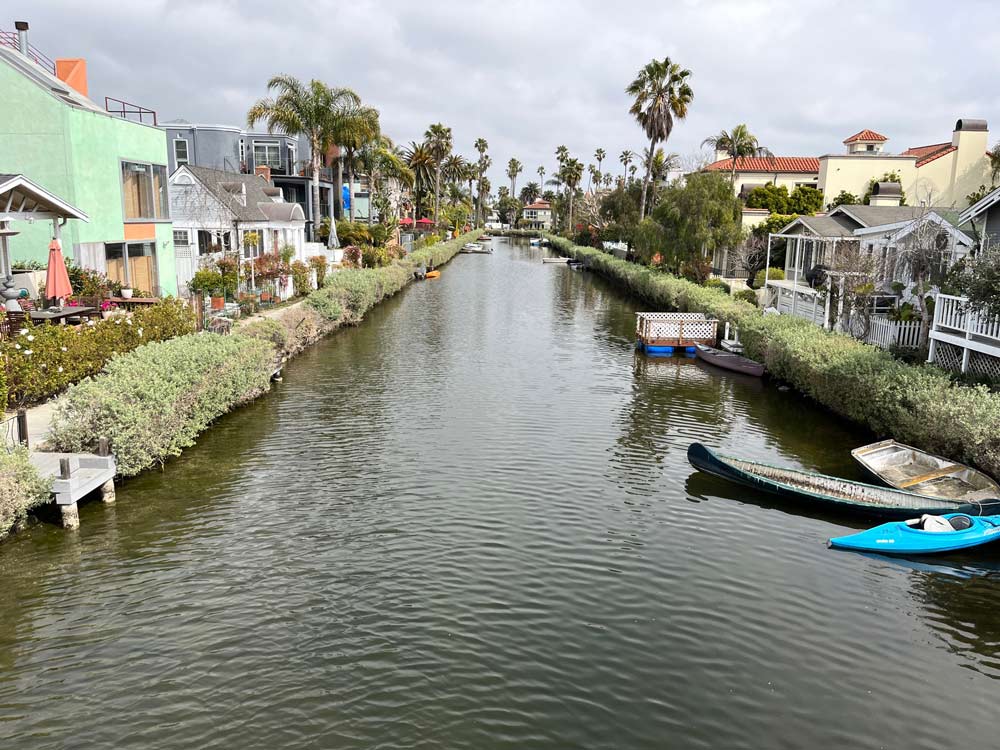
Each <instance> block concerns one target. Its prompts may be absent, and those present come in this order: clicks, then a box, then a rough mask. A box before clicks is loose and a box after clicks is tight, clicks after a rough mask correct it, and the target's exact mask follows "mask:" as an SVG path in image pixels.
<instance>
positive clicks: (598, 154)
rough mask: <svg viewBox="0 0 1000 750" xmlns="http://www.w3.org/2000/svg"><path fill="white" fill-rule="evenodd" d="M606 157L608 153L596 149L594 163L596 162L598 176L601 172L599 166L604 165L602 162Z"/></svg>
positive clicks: (601, 149)
mask: <svg viewBox="0 0 1000 750" xmlns="http://www.w3.org/2000/svg"><path fill="white" fill-rule="evenodd" d="M607 157H608V152H607V151H605V150H604V149H603V148H599V149H597V150H596V151H595V152H594V161H596V162H597V172H598V174H600V172H601V171H602V170H601V165H602V164H604V160H605V159H606V158H607ZM598 184H600V180H598Z"/></svg>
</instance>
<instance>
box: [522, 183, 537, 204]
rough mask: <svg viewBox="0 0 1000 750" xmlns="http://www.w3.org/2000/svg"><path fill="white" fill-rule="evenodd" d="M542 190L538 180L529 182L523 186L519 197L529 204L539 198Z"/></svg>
mask: <svg viewBox="0 0 1000 750" xmlns="http://www.w3.org/2000/svg"><path fill="white" fill-rule="evenodd" d="M540 192H541V188H540V187H539V185H538V183H537V182H529V183H528V184H527V185H525V186H524V187H523V188H521V195H520V196H518V197H519V198H520V199H521V203H523V204H524V205H526V206H527V205H530V204H532V203H534V202H535V201H537V200H538V196H539V194H540Z"/></svg>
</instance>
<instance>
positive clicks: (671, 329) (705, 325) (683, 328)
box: [635, 312, 719, 354]
mask: <svg viewBox="0 0 1000 750" xmlns="http://www.w3.org/2000/svg"><path fill="white" fill-rule="evenodd" d="M718 327H719V321H717V320H708V319H707V318H706V317H705V314H704V313H693V312H685V313H679V312H678V313H662V312H640V313H636V314H635V333H636V347H637V348H638V349H639V350H640V351H643V352H645V353H646V354H673V353H674V351H675V350H677V349H682V350H687V349H691V350H692V351H693V350H694V347H695V345H696V344H706V345H708V346H715V342H716V338H717V336H718Z"/></svg>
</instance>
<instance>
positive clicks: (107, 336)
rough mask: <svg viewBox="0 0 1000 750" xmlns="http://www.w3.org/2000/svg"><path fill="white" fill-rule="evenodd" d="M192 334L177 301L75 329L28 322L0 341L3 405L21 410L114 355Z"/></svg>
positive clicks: (187, 314) (187, 312) (190, 320)
mask: <svg viewBox="0 0 1000 750" xmlns="http://www.w3.org/2000/svg"><path fill="white" fill-rule="evenodd" d="M193 331H194V313H193V311H192V310H191V308H189V307H187V306H186V305H184V304H183V303H182V302H180V301H179V300H175V299H171V298H168V299H166V300H164V301H163V302H161V303H159V304H156V305H150V306H149V307H143V308H139V309H138V310H136V311H135V312H134V313H133V314H132V315H131V316H129V317H126V316H115V317H112V318H109V319H107V320H101V321H95V322H91V323H89V324H85V325H81V326H79V327H75V326H56V325H48V324H43V325H33V324H32V323H31V322H30V321H29V322H26V323H25V325H24V327H23V328H21V329H19V330H18V331H14V332H13V335H12V336H11V338H10V340H8V341H0V361H2V363H3V369H4V380H5V381H6V384H7V401H5V402H4V403H7V404H9V405H11V406H23V405H26V404H30V403H34V402H36V401H41V400H43V399H45V398H48V397H49V396H52V395H54V394H56V393H59V392H60V391H62V390H63V389H65V388H66V387H67V386H68V385H70V384H71V383H75V382H77V381H78V380H81V379H82V378H85V377H87V376H88V375H93V374H95V373H97V372H99V371H100V370H101V368H102V367H104V365H105V363H106V362H107V361H108V360H109V359H110V358H111V357H113V356H114V355H115V354H120V353H123V352H127V351H131V350H132V349H135V348H136V347H137V346H141V345H142V344H145V343H148V342H151V341H163V340H165V339H170V338H173V337H175V336H182V335H184V334H187V333H191V332H193Z"/></svg>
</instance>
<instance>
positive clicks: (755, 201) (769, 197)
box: [747, 182, 791, 214]
mask: <svg viewBox="0 0 1000 750" xmlns="http://www.w3.org/2000/svg"><path fill="white" fill-rule="evenodd" d="M790 205H791V196H790V195H788V188H787V187H785V186H784V185H780V186H779V185H775V184H774V183H770V182H769V183H768V184H766V185H761V186H759V187H755V188H754V189H753V190H751V191H750V194H749V195H748V196H747V208H766V209H767V210H768V211H770V212H771V213H772V214H788V213H791V211H790V210H789V206H790Z"/></svg>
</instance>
